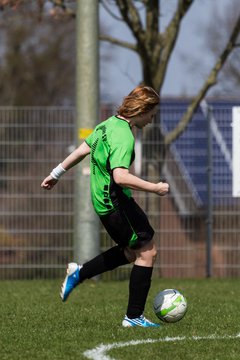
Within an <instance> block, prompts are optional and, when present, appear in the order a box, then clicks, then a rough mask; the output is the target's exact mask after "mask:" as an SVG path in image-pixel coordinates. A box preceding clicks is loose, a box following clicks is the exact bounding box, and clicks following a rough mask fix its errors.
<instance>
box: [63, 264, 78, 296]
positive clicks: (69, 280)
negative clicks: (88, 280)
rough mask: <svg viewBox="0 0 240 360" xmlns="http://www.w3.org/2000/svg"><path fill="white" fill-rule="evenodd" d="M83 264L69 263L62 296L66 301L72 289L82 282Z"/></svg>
mask: <svg viewBox="0 0 240 360" xmlns="http://www.w3.org/2000/svg"><path fill="white" fill-rule="evenodd" d="M81 267H82V266H80V265H78V264H76V263H69V264H68V267H67V275H66V277H65V279H64V282H63V284H62V287H61V291H60V297H61V299H62V301H66V300H67V298H68V296H69V295H70V293H71V292H72V290H73V289H74V288H75V287H76V286H77V285H78V284H79V282H80V269H81Z"/></svg>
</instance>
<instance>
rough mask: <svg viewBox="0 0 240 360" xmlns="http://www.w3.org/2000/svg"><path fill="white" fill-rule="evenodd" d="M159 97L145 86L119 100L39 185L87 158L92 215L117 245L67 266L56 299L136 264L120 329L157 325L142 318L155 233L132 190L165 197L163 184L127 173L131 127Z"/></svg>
mask: <svg viewBox="0 0 240 360" xmlns="http://www.w3.org/2000/svg"><path fill="white" fill-rule="evenodd" d="M159 102H160V99H159V95H158V94H157V93H156V92H155V91H154V90H153V89H152V88H151V87H148V86H138V87H136V88H135V89H134V90H133V91H131V92H130V94H129V95H128V96H126V97H125V98H124V99H123V102H122V104H121V106H120V107H119V108H118V111H117V115H114V116H111V117H110V118H109V119H107V120H105V121H103V122H101V123H100V124H98V125H97V126H96V128H95V129H94V131H93V132H92V133H91V134H90V135H89V136H88V137H87V138H86V139H85V141H84V142H83V143H82V144H81V145H80V146H79V147H78V148H77V149H76V150H74V151H73V152H72V153H71V154H70V155H69V156H68V157H67V158H66V159H65V160H64V161H63V162H62V163H61V164H59V165H58V166H57V167H56V168H55V169H53V170H52V172H51V174H50V175H49V176H47V177H46V178H45V180H43V182H42V184H41V186H42V188H44V189H46V190H50V189H52V188H53V186H54V185H55V184H56V183H57V182H58V180H59V178H60V176H61V175H63V174H64V173H65V172H66V171H67V170H69V169H70V168H71V167H73V166H75V165H76V164H78V163H79V162H80V161H81V160H83V159H84V158H85V156H87V155H89V154H90V168H91V176H90V183H91V184H90V185H91V196H92V203H93V206H94V209H95V211H96V213H97V214H98V215H99V218H100V220H101V222H102V224H103V225H104V227H105V229H106V230H107V232H108V234H109V235H110V236H111V238H112V239H113V240H114V242H115V243H116V246H113V247H112V248H110V249H109V250H107V251H105V252H103V253H101V254H100V255H98V256H96V257H95V258H93V259H92V260H90V261H88V262H86V263H85V264H83V265H78V264H76V263H69V264H68V267H67V274H66V277H65V280H64V282H63V284H62V287H61V292H60V296H61V298H62V300H63V301H65V300H66V299H67V298H68V296H69V294H70V293H71V291H72V290H73V289H74V288H75V287H76V286H77V285H78V284H79V283H82V282H83V281H84V280H85V279H90V278H92V277H94V276H96V275H99V274H101V273H103V272H105V271H109V270H113V269H115V268H117V267H118V266H121V265H125V264H128V263H131V262H134V265H133V268H132V271H131V275H130V280H129V300H128V307H127V312H126V315H125V317H124V319H123V322H122V325H123V326H124V327H130V326H142V327H150V326H154V327H156V326H160V325H159V324H156V323H152V322H151V321H149V320H148V319H146V318H145V317H144V308H145V303H146V300H147V296H148V292H149V289H150V285H151V277H152V271H153V265H154V261H155V257H156V253H157V251H156V246H155V243H154V240H153V235H154V230H153V228H152V227H151V225H150V224H149V221H148V218H147V216H146V214H145V213H144V212H143V210H142V209H141V208H140V207H139V206H138V205H137V203H136V202H135V201H134V199H133V198H132V196H131V189H132V190H139V191H147V192H150V193H155V194H157V195H160V196H162V195H165V194H167V193H168V191H169V185H168V184H167V183H165V182H164V183H163V182H159V183H152V182H149V181H145V180H143V179H141V178H139V177H137V176H135V175H132V174H131V173H130V172H129V167H130V165H131V164H132V162H133V160H134V136H133V134H132V128H133V127H134V126H136V127H137V128H138V129H142V128H143V127H144V126H145V125H147V124H148V123H151V122H152V120H153V117H154V115H155V114H156V113H157V111H158V105H159Z"/></svg>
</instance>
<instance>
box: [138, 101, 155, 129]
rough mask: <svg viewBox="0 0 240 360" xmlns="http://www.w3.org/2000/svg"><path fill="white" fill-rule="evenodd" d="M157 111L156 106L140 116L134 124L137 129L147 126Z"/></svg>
mask: <svg viewBox="0 0 240 360" xmlns="http://www.w3.org/2000/svg"><path fill="white" fill-rule="evenodd" d="M157 111H158V106H157V105H156V106H155V107H154V108H153V109H152V110H151V111H149V112H147V113H145V114H142V115H140V116H139V118H138V120H137V122H136V127H137V128H138V129H142V128H143V127H144V126H146V125H147V124H150V123H151V122H152V121H153V119H154V116H155V115H156V113H157Z"/></svg>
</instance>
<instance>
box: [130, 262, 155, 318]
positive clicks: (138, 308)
mask: <svg viewBox="0 0 240 360" xmlns="http://www.w3.org/2000/svg"><path fill="white" fill-rule="evenodd" d="M152 271H153V268H152V267H145V266H138V265H134V266H133V268H132V272H131V275H130V281H129V300H128V308H127V316H128V317H129V319H134V318H136V317H139V316H140V315H142V314H143V311H144V308H145V304H146V300H147V296H148V292H149V289H150V286H151V278H152Z"/></svg>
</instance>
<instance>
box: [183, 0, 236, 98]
mask: <svg viewBox="0 0 240 360" xmlns="http://www.w3.org/2000/svg"><path fill="white" fill-rule="evenodd" d="M237 9H239V1H238V0H233V1H232V2H231V6H228V7H226V11H224V13H223V12H220V11H219V9H218V8H215V7H213V6H212V9H211V14H212V18H214V21H211V22H209V24H208V26H207V27H205V28H203V29H202V32H203V37H204V49H203V50H204V51H207V52H208V54H209V55H210V56H211V55H212V57H213V58H216V57H217V56H218V54H220V52H221V49H222V44H224V43H227V37H228V36H229V34H230V33H231V31H232V27H233V24H235V23H236V20H237V17H238V16H239V13H238V12H237V11H236V10H237ZM217 24H221V26H217ZM198 30H199V29H198ZM239 47H240V39H239V40H238V41H237V42H236V44H235V48H234V50H233V51H232V52H231V54H230V56H229V57H228V60H227V61H226V62H225V64H224V66H223V68H222V71H221V73H220V74H219V77H218V80H219V81H218V82H217V84H216V86H214V87H213V88H212V89H211V90H210V92H209V94H211V95H214V96H219V95H220V96H226V95H227V96H228V97H229V96H232V97H238V98H239V95H240V67H239V63H240V49H239ZM193 57H194V56H193ZM192 65H193V66H190V67H189V71H190V74H192V73H193V71H194V69H193V68H196V67H199V66H200V65H201V64H200V62H199V59H196V58H194V59H192ZM204 71H205V72H206V70H204ZM203 76H204V75H203Z"/></svg>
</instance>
